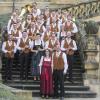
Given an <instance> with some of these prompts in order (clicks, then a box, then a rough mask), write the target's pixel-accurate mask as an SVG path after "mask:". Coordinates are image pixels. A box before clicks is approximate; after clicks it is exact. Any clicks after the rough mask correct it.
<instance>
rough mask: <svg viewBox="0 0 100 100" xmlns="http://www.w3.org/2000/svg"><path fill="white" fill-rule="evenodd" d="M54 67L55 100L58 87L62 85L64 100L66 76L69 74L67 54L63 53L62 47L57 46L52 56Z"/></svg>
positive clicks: (61, 96)
mask: <svg viewBox="0 0 100 100" xmlns="http://www.w3.org/2000/svg"><path fill="white" fill-rule="evenodd" d="M52 60H53V61H52V67H53V78H54V98H57V97H58V96H59V95H58V90H59V89H58V87H59V85H60V99H61V100H63V99H64V74H66V72H67V68H68V63H67V57H66V54H65V53H63V52H61V49H60V45H57V48H56V51H55V52H54V53H53V54H52Z"/></svg>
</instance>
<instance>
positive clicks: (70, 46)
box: [61, 31, 77, 83]
mask: <svg viewBox="0 0 100 100" xmlns="http://www.w3.org/2000/svg"><path fill="white" fill-rule="evenodd" d="M61 49H62V51H64V52H65V53H66V55H67V59H68V70H69V79H68V80H69V81H70V82H72V83H73V77H72V69H73V55H74V52H75V51H76V50H77V45H76V42H75V41H74V40H73V39H71V32H70V31H68V32H67V34H66V38H65V39H64V40H63V41H62V42H61Z"/></svg>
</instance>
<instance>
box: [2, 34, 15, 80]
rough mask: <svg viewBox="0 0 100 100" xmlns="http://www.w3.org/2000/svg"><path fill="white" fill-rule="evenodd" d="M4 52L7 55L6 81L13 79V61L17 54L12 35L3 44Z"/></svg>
mask: <svg viewBox="0 0 100 100" xmlns="http://www.w3.org/2000/svg"><path fill="white" fill-rule="evenodd" d="M2 52H3V53H4V55H5V58H6V63H5V80H11V79H12V71H11V69H12V67H13V59H14V54H15V53H16V43H15V42H14V41H12V34H9V35H8V40H7V41H5V42H3V44H2Z"/></svg>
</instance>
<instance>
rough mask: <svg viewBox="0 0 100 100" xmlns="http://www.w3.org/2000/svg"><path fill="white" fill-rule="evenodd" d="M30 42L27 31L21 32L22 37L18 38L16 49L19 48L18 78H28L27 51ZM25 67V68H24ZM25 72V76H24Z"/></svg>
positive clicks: (28, 50) (29, 47)
mask: <svg viewBox="0 0 100 100" xmlns="http://www.w3.org/2000/svg"><path fill="white" fill-rule="evenodd" d="M31 45H32V42H31V40H30V39H29V38H28V34H27V31H26V30H24V31H23V32H22V38H20V39H19V40H18V43H17V49H18V50H19V62H20V79H21V80H23V79H26V80H27V79H28V70H29V53H30V50H31V47H32V46H31ZM24 69H25V70H24ZM24 73H25V77H24Z"/></svg>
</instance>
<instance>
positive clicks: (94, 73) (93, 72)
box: [84, 35, 99, 79]
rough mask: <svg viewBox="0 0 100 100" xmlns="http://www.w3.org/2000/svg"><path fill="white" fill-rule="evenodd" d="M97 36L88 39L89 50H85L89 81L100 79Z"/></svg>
mask: <svg viewBox="0 0 100 100" xmlns="http://www.w3.org/2000/svg"><path fill="white" fill-rule="evenodd" d="M96 39H97V36H95V35H91V36H89V37H88V38H87V48H86V50H84V52H85V55H86V60H85V70H86V73H85V75H86V78H87V79H88V78H89V79H98V68H99V63H98V61H97V60H96V56H97V53H98V50H97V45H96Z"/></svg>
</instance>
